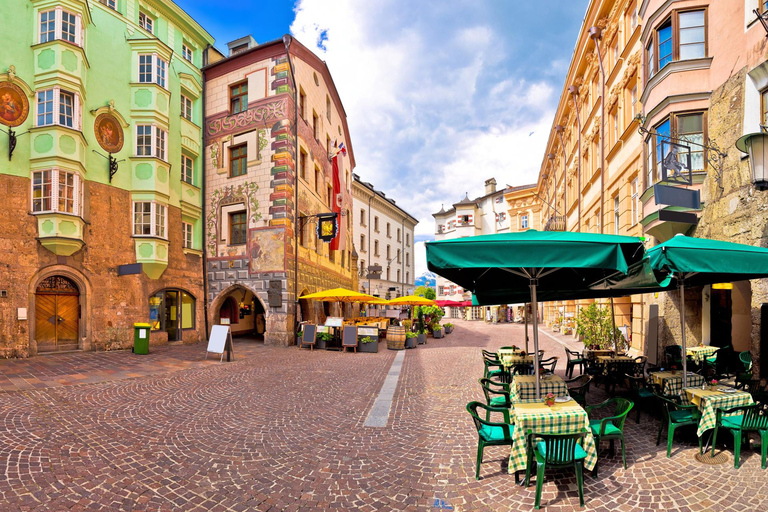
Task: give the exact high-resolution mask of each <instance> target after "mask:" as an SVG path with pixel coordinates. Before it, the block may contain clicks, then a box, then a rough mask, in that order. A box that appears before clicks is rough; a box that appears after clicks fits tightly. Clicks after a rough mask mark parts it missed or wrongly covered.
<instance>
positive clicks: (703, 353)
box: [685, 345, 719, 364]
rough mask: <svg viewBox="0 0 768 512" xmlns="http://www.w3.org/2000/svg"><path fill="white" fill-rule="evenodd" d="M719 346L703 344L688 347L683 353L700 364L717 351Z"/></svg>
mask: <svg viewBox="0 0 768 512" xmlns="http://www.w3.org/2000/svg"><path fill="white" fill-rule="evenodd" d="M718 348H719V347H713V346H711V345H704V346H703V347H688V350H686V351H685V355H687V356H688V357H690V358H691V359H693V360H694V361H695V362H697V363H699V364H701V363H702V362H704V360H705V359H706V358H708V357H710V356H711V355H712V354H714V353H715V352H717V349H718Z"/></svg>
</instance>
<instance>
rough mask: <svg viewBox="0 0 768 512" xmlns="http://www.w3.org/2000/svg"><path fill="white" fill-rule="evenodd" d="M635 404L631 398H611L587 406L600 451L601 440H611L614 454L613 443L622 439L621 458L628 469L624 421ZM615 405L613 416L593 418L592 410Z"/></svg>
mask: <svg viewBox="0 0 768 512" xmlns="http://www.w3.org/2000/svg"><path fill="white" fill-rule="evenodd" d="M633 405H634V404H633V403H632V401H631V400H627V399H626V398H609V399H608V400H606V401H605V402H602V403H599V404H597V405H590V406H588V407H586V408H585V409H586V411H587V415H588V416H589V417H590V420H589V429H590V430H591V431H592V435H593V436H594V438H595V444H596V445H597V449H598V451H599V450H600V441H603V440H606V441H610V442H611V455H613V453H614V450H613V443H614V441H615V440H616V439H618V440H619V441H621V460H622V462H624V469H627V455H626V450H625V448H624V421H625V420H626V419H627V415H628V414H629V411H631V410H632V406H633ZM611 406H614V410H613V416H608V417H606V418H601V419H594V420H593V419H592V411H595V410H598V409H603V408H608V407H611ZM599 464H600V459H599V458H598V463H597V464H595V470H594V475H595V476H597V466H598V465H599Z"/></svg>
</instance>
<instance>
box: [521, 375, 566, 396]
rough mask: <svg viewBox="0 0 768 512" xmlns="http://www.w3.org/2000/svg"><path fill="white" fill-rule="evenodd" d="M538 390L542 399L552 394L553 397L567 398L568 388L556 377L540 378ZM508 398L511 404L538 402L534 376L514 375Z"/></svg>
mask: <svg viewBox="0 0 768 512" xmlns="http://www.w3.org/2000/svg"><path fill="white" fill-rule="evenodd" d="M539 388H540V389H541V396H542V399H543V397H545V396H546V395H547V393H552V394H553V395H555V396H569V394H568V386H566V385H565V382H563V379H561V378H560V377H559V376H558V375H549V376H547V377H542V378H541V381H540V384H539ZM510 398H511V399H512V401H513V402H539V401H540V400H539V398H538V397H537V396H536V376H535V375H515V376H514V377H513V378H512V385H511V386H510Z"/></svg>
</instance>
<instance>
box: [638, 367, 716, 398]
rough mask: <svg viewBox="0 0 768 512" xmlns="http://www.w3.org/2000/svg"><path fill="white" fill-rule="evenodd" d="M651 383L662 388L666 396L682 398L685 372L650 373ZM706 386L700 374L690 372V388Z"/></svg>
mask: <svg viewBox="0 0 768 512" xmlns="http://www.w3.org/2000/svg"><path fill="white" fill-rule="evenodd" d="M648 376H649V377H650V378H651V382H653V383H654V384H658V385H659V386H660V387H661V393H662V394H664V395H673V396H680V395H682V394H683V372H675V373H672V372H653V373H649V374H648ZM702 384H704V377H702V376H701V375H699V374H698V373H692V372H688V386H689V387H692V388H695V387H701V385H702Z"/></svg>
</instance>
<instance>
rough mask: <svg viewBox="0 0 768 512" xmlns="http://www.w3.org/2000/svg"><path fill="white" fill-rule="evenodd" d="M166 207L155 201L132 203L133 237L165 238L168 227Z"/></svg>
mask: <svg viewBox="0 0 768 512" xmlns="http://www.w3.org/2000/svg"><path fill="white" fill-rule="evenodd" d="M166 212H167V207H166V206H165V205H163V204H160V203H157V202H155V201H136V202H135V203H133V234H134V236H154V237H158V238H165V237H166V236H165V233H166V228H167V226H168V218H167V214H166Z"/></svg>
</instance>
